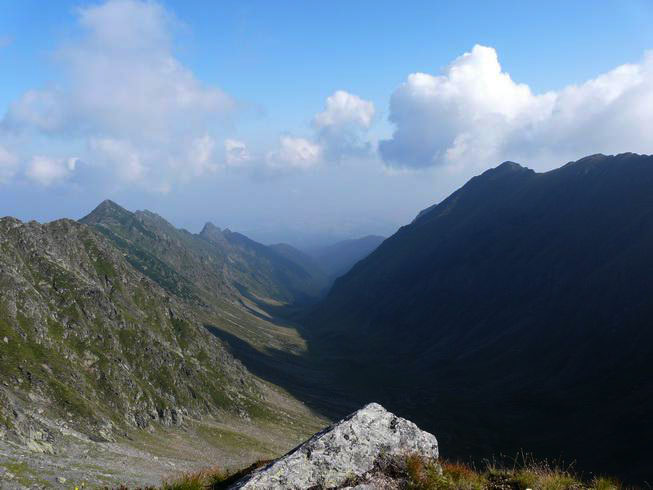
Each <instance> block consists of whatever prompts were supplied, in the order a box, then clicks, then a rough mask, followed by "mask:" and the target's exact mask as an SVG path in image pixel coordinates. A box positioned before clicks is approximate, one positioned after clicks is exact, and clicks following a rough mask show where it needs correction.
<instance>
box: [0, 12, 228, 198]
mask: <svg viewBox="0 0 653 490" xmlns="http://www.w3.org/2000/svg"><path fill="white" fill-rule="evenodd" d="M78 21H79V25H80V26H81V27H82V29H83V36H82V38H81V39H79V40H77V41H75V42H69V43H68V44H66V45H64V46H63V47H61V48H60V49H59V50H58V51H57V53H56V56H55V58H56V61H57V62H58V64H59V66H60V67H61V68H62V71H63V74H64V78H63V80H61V83H60V84H59V85H57V86H56V87H52V88H46V89H43V90H30V91H27V92H26V93H25V94H24V95H23V96H22V97H21V98H20V99H18V100H16V101H15V102H14V103H12V104H11V105H10V107H9V110H8V112H7V114H6V115H5V117H4V120H3V122H2V126H3V128H4V129H5V130H11V131H37V132H40V133H42V134H44V135H47V136H49V137H51V138H60V139H63V140H66V139H78V140H81V141H82V142H84V143H85V146H86V148H87V151H88V156H87V159H88V161H89V162H94V163H100V164H102V165H104V166H106V167H108V168H112V169H113V170H115V176H116V177H117V178H118V179H120V180H122V181H124V182H126V183H143V184H146V185H148V186H149V185H150V184H153V185H155V186H158V187H159V188H161V186H163V187H165V185H167V184H169V183H170V182H173V181H174V180H176V179H179V178H181V179H185V178H188V177H191V176H199V175H202V174H205V173H209V172H213V171H215V169H216V168H217V166H218V165H219V164H220V163H223V162H221V161H219V159H218V156H217V155H214V153H213V149H214V146H215V143H214V142H213V141H212V140H211V137H210V136H207V135H206V131H207V129H208V128H212V127H214V126H215V125H219V124H221V123H224V122H225V121H227V120H228V119H229V117H230V116H231V115H232V113H233V111H234V109H235V106H236V104H235V102H234V100H233V99H232V98H231V97H230V96H229V95H227V94H225V93H224V92H223V91H222V90H220V89H219V88H217V87H211V86H206V85H204V84H203V83H201V82H200V81H199V80H198V79H197V78H196V77H195V76H194V75H193V73H192V72H191V71H190V70H188V69H187V68H186V67H184V66H183V65H182V64H181V63H180V62H179V60H177V59H176V58H175V56H174V54H173V52H172V46H171V44H172V39H171V34H170V33H171V30H172V26H173V23H174V19H173V18H172V16H171V14H170V13H169V12H167V11H166V10H165V9H164V8H163V7H161V6H160V5H159V4H157V3H154V2H140V1H136V0H111V1H109V2H107V3H104V4H101V5H97V6H89V7H84V8H81V9H79V10H78ZM30 168H42V169H44V168H45V167H44V166H43V161H40V163H38V164H37V166H36V167H30ZM52 168H54V167H52ZM29 172H31V171H28V176H29V175H36V174H38V175H46V174H45V173H43V172H41V171H36V174H35V173H34V172H31V174H30V173H29ZM40 180H41V181H42V183H44V184H45V183H47V182H50V183H54V182H56V181H59V180H60V179H58V178H57V179H54V178H44V179H40Z"/></svg>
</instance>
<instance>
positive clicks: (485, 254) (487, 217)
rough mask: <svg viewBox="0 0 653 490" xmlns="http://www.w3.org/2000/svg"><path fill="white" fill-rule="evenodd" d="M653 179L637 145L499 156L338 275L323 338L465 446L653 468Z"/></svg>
mask: <svg viewBox="0 0 653 490" xmlns="http://www.w3.org/2000/svg"><path fill="white" fill-rule="evenodd" d="M652 189H653V157H649V156H640V155H635V154H623V155H618V156H604V155H594V156H591V157H587V158H584V159H582V160H579V161H577V162H572V163H569V164H567V165H565V166H563V167H561V168H559V169H557V170H553V171H550V172H546V173H535V172H533V171H532V170H529V169H527V168H524V167H522V166H520V165H518V164H516V163H511V162H506V163H503V164H502V165H500V166H499V167H497V168H494V169H491V170H488V171H487V172H485V173H483V174H482V175H480V176H478V177H475V178H473V179H471V180H470V181H469V182H468V183H467V184H466V185H465V186H463V187H462V188H461V189H459V190H458V191H456V192H454V193H453V194H452V195H451V196H449V197H448V198H447V199H445V200H444V201H443V202H441V203H440V204H438V205H436V206H432V207H431V208H429V209H427V210H425V211H424V212H422V213H420V215H419V216H418V217H417V218H416V219H415V220H414V221H413V223H411V224H409V225H407V226H404V227H402V228H401V229H400V230H399V231H398V232H397V233H396V234H395V235H393V236H392V237H390V238H388V239H387V240H385V241H384V242H383V243H382V244H381V246H379V248H378V249H376V250H375V251H374V252H373V253H372V254H371V255H369V256H368V257H367V258H365V259H364V260H362V261H360V262H359V263H358V264H356V265H355V266H354V267H353V269H352V270H351V271H350V272H349V273H347V274H346V275H344V276H343V277H341V278H339V279H338V280H336V282H335V284H334V286H333V288H332V290H331V292H330V294H329V295H328V297H327V298H326V299H325V300H324V302H322V303H321V304H320V305H319V306H318V307H317V308H316V309H315V311H314V312H313V314H312V317H311V319H310V325H311V327H312V329H313V330H312V332H313V339H312V344H311V345H312V346H313V347H312V348H313V350H315V351H319V352H321V353H322V355H323V357H325V358H327V359H331V361H332V362H333V363H337V364H338V365H339V366H340V368H339V369H340V380H341V382H342V383H343V385H344V384H348V385H349V386H350V389H351V390H352V392H354V393H358V394H359V395H360V396H361V397H363V398H364V399H371V398H374V399H378V400H380V401H382V402H384V403H385V404H386V405H387V406H388V407H389V408H390V409H393V410H395V411H398V412H399V413H402V414H403V415H404V416H408V417H410V418H411V419H413V420H415V421H416V422H417V423H419V424H420V425H421V426H423V427H424V428H425V429H427V430H432V431H435V432H437V433H438V434H440V437H441V440H442V441H441V442H442V447H443V448H448V450H447V452H448V453H449V454H451V453H454V454H457V455H459V456H461V457H465V456H466V455H468V454H472V455H475V456H479V457H483V456H490V455H492V454H496V453H497V452H498V451H501V452H504V453H508V454H510V453H511V451H516V450H518V449H519V448H528V449H529V450H534V451H536V452H537V453H538V454H539V455H541V456H552V457H559V456H560V455H563V456H564V457H566V458H567V459H572V458H573V459H577V460H578V464H579V466H580V467H581V468H583V469H588V468H589V469H597V470H598V469H600V470H601V471H604V472H608V473H609V472H616V473H620V474H622V475H626V476H628V477H632V478H644V477H648V478H650V477H651V471H650V464H649V461H650V459H651V457H652V456H653V453H651V449H650V446H649V445H648V442H647V441H650V440H651V439H653V424H652V423H651V421H650V418H649V417H647V416H646V415H645V414H647V413H649V414H650V413H651V412H652V411H653V391H652V390H653V387H652V386H653V384H652V383H651V382H652V381H653V368H652V367H651V366H652V365H651V363H650V361H649V358H650V353H651V345H652V344H653V329H652V328H651V325H652V323H651V318H653V301H652V300H651V297H652V296H651V295H652V293H653V254H652V253H651V250H653V192H652ZM599 447H600V450H598V449H597V448H599Z"/></svg>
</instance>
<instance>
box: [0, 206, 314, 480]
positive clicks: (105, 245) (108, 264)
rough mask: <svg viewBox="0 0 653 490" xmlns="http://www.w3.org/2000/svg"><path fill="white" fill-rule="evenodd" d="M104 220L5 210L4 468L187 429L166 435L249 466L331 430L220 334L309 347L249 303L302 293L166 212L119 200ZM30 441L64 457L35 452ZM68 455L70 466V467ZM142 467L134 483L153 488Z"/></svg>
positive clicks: (261, 345)
mask: <svg viewBox="0 0 653 490" xmlns="http://www.w3.org/2000/svg"><path fill="white" fill-rule="evenodd" d="M100 217H101V220H100ZM94 219H96V220H97V222H96V223H94V224H91V225H90V226H89V225H86V224H83V223H78V222H75V221H71V220H59V221H55V222H52V223H47V224H39V223H36V222H30V223H22V222H20V221H18V220H16V219H14V218H2V219H0V291H1V294H0V381H1V383H0V473H2V470H3V468H4V469H5V470H6V471H9V469H12V468H13V470H12V471H13V472H14V473H15V472H16V468H18V469H20V468H23V467H24V468H25V471H27V470H29V471H33V470H30V468H31V466H30V465H38V466H40V467H43V466H45V467H47V466H48V465H50V466H52V465H54V467H55V468H61V465H62V464H63V465H64V468H65V469H66V471H68V469H70V468H72V467H73V466H75V465H78V464H79V461H78V459H76V458H78V455H79V454H87V453H88V452H89V451H90V452H91V453H94V454H95V453H97V450H96V449H94V448H93V447H92V446H88V447H87V443H88V444H92V443H91V442H88V441H89V439H90V441H98V442H102V441H114V440H117V441H122V443H126V444H128V445H130V447H131V446H134V445H135V444H137V443H138V441H141V440H142V439H143V438H144V437H145V435H144V434H148V433H152V434H153V436H152V437H154V435H156V434H157V433H158V432H159V431H161V430H174V429H175V428H177V429H181V430H180V431H178V432H170V433H169V435H168V436H166V437H168V439H169V440H170V441H177V442H175V445H176V446H179V447H185V448H187V450H190V449H191V447H192V449H193V451H196V449H195V446H197V444H198V443H197V442H196V439H197V437H199V438H200V439H201V440H202V441H204V442H203V443H202V447H204V450H203V453H202V454H205V455H206V454H211V453H210V451H209V449H210V448H217V449H216V451H218V452H217V453H216V454H221V455H222V456H221V457H222V459H223V460H225V461H229V460H232V459H233V460H234V462H236V461H237V462H238V464H244V463H247V462H248V461H249V459H248V458H249V456H247V455H250V454H251V455H256V456H257V457H261V456H266V457H269V456H271V455H274V454H276V452H278V451H280V450H287V449H288V448H289V447H292V445H293V444H295V443H296V442H297V441H298V440H301V438H302V437H304V436H306V435H307V434H308V433H309V431H311V432H312V431H314V430H316V429H317V428H318V427H319V426H320V424H321V422H319V419H318V418H317V417H315V416H314V415H313V414H311V413H310V412H309V411H308V410H307V409H306V408H305V407H304V406H302V405H301V404H300V403H299V402H298V401H297V400H295V399H293V398H292V396H290V395H289V394H288V393H287V392H285V391H284V390H282V389H279V388H277V387H275V386H273V385H270V384H269V383H267V382H264V381H263V380H261V379H260V378H258V377H256V376H254V375H252V374H251V373H250V372H249V371H248V370H247V369H246V368H245V367H244V366H243V365H242V364H241V362H239V361H238V360H236V359H235V358H234V357H233V355H232V354H231V353H230V348H229V347H228V346H226V344H224V343H223V341H222V340H220V339H219V338H218V337H217V336H216V335H215V334H214V333H213V332H214V331H217V330H220V331H224V332H231V334H233V335H236V336H237V337H238V338H240V339H244V341H245V342H247V343H248V345H251V346H252V348H253V349H260V350H261V352H263V351H265V350H266V349H275V350H277V351H283V352H291V353H292V352H296V353H300V352H302V351H303V350H304V349H305V344H304V342H303V340H302V339H301V337H300V336H299V335H298V334H297V332H296V331H295V330H294V329H293V328H291V327H289V326H285V325H283V324H279V323H278V322H275V320H274V318H272V317H271V316H270V315H269V314H268V313H267V312H266V311H265V310H263V309H261V308H260V305H259V304H257V302H256V301H253V300H251V299H249V297H252V298H255V299H257V300H258V298H263V299H264V300H265V301H268V302H272V303H274V302H276V303H279V304H282V302H283V301H284V300H286V299H287V300H291V301H294V300H296V297H295V296H294V294H299V292H296V290H293V289H292V287H289V288H286V285H285V284H281V283H277V282H274V281H275V280H276V278H275V277H272V276H270V277H267V276H261V275H257V273H256V272H254V273H252V274H249V271H245V272H243V271H242V270H239V269H238V267H236V266H234V262H236V261H237V259H238V258H239V257H240V256H244V255H245V253H244V252H241V251H240V249H239V248H237V247H235V248H236V252H233V251H232V249H231V248H228V249H226V250H223V249H221V248H219V247H216V246H215V245H214V244H213V243H212V242H210V241H208V240H206V239H205V238H203V237H199V236H197V235H192V234H190V233H188V232H185V231H180V230H176V229H174V228H173V227H172V226H170V225H168V224H167V223H166V222H165V221H164V220H162V219H161V218H159V217H158V216H156V215H153V214H152V213H139V214H132V213H129V212H127V211H125V210H123V209H122V208H120V207H118V206H117V205H114V204H113V203H110V202H107V203H104V204H103V205H102V206H100V208H99V209H98V210H96V212H95V214H94ZM85 221H87V222H88V221H90V218H89V219H87V220H85ZM230 247H233V246H230ZM235 254H240V255H236V258H234V255H235ZM247 260H249V259H247ZM247 263H248V264H251V262H247ZM265 273H266V272H264V273H263V274H265ZM293 273H294V272H293ZM266 281H267V282H266ZM250 288H251V289H250ZM200 421H206V422H200ZM211 421H213V422H211ZM226 421H229V422H228V427H234V428H235V427H240V429H238V432H234V431H233V430H231V431H229V430H227V429H226V428H225V425H224V424H225V422H226ZM198 423H201V424H204V425H202V428H199V427H198V426H197V424H198ZM207 424H208V425H207ZM211 424H213V425H211ZM215 424H218V425H215ZM220 424H222V425H220ZM316 424H317V425H316ZM142 429H146V431H143V430H142ZM248 433H251V434H253V435H251V436H247V435H246V434H248ZM184 434H185V436H184ZM211 434H214V435H211ZM157 437H159V436H157ZM71 438H72V439H71ZM242 441H249V442H247V444H245V443H244V442H242ZM162 443H163V442H162V441H161V440H160V441H159V444H162ZM5 444H10V446H5ZM11 444H17V446H11ZM139 444H140V443H139ZM171 444H172V442H171ZM7 447H9V448H13V449H9V450H8V449H7ZM111 447H112V448H114V449H115V448H117V447H118V446H111ZM121 447H122V446H121ZM139 447H140V446H139ZM21 448H22V449H21ZM83 448H86V449H83ZM169 449H170V451H171V452H172V451H173V448H172V446H171V447H170V448H169ZM29 450H35V451H38V452H46V453H54V455H52V456H49V457H48V458H49V459H47V458H46V459H38V460H36V459H34V458H36V456H32V455H34V454H37V453H34V452H32V451H29ZM7 451H8V452H7ZM121 451H123V452H124V451H132V452H133V449H129V450H127V449H125V450H123V449H121V450H120V451H117V453H116V456H112V457H113V458H115V459H118V458H124V457H121V456H120V454H121ZM139 451H141V450H140V449H139ZM147 451H154V454H156V447H152V446H151V445H150V446H148V447H147ZM211 451H213V450H212V449H211ZM97 454H98V458H100V460H99V461H101V462H100V463H98V464H99V465H100V466H99V467H102V466H104V465H105V464H107V465H109V462H107V460H106V458H107V457H108V456H107V455H109V454H110V452H105V451H103V452H101V453H97ZM130 454H131V453H130ZM138 454H140V453H138ZM171 454H172V453H171ZM175 454H177V453H175ZM180 454H181V455H182V457H183V452H181V453H180ZM19 455H20V456H19ZM66 455H71V458H72V459H71V460H70V461H67V462H66V463H61V462H59V463H57V461H59V460H58V459H56V458H62V457H67V456H66ZM73 455H77V456H73ZM234 456H237V457H236V459H234ZM6 457H8V458H9V459H5V458H6ZM166 457H171V456H166ZM17 458H18V459H17ZM53 458H54V459H53ZM102 458H105V459H102ZM139 458H143V456H142V455H141V456H139ZM86 459H87V458H86V457H84V458H82V460H81V461H84V460H86ZM198 463H199V464H207V461H206V460H204V462H203V463H201V462H200V461H199V460H198V461H196V462H195V464H198ZM86 464H88V462H87V463H86ZM162 464H163V463H161V465H162ZM187 464H192V462H190V461H189V462H188V463H187ZM161 465H159V466H157V467H156V469H152V471H155V472H160V471H162V467H161ZM109 466H111V467H115V466H116V462H115V461H113V462H111V464H110V465H109ZM149 466H152V465H150V464H148V468H149ZM57 471H64V470H62V469H59V470H57ZM89 471H90V472H97V470H96V469H91V470H89ZM145 471H146V470H145V469H143V472H145ZM147 471H149V469H148V470H147ZM143 472H141V475H143V476H138V473H134V474H133V476H134V478H136V479H135V480H134V481H151V480H147V479H145V480H142V479H141V478H145V476H146V473H143ZM29 475H33V476H35V477H39V472H35V473H29ZM54 476H56V473H54V474H53V476H52V479H54ZM26 481H31V482H32V483H33V482H34V481H36V480H29V479H28V480H26ZM39 481H40V480H39Z"/></svg>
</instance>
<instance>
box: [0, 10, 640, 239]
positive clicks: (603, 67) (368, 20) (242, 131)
mask: <svg viewBox="0 0 653 490" xmlns="http://www.w3.org/2000/svg"><path fill="white" fill-rule="evenodd" d="M652 21H653V4H652V3H651V2H650V1H644V0H641V1H619V2H616V1H615V2H612V1H604V2H590V1H587V2H585V1H578V2H547V3H546V5H543V4H542V3H541V2H455V4H454V3H453V2H452V5H446V4H444V3H443V2H409V1H404V2H388V1H374V2H371V1H370V2H367V1H359V2H344V1H343V2H299V1H294V2H282V1H280V2H267V1H256V2H250V1H233V2H230V1H223V2H174V1H168V2H159V3H154V2H140V1H137V0H110V1H109V2H79V1H60V2H40V1H36V0H27V1H21V2H5V3H4V4H3V5H2V14H0V73H2V80H3V82H2V85H1V86H0V118H1V119H0V121H2V122H1V123H0V214H2V215H14V216H17V217H19V218H21V219H38V220H50V219H54V218H57V217H61V216H70V217H79V216H81V215H83V214H84V213H85V212H87V211H88V210H90V209H91V208H92V207H93V206H94V205H95V204H97V203H98V202H99V201H100V200H102V199H103V198H105V197H108V198H112V199H115V200H117V201H118V202H120V203H122V204H124V205H126V206H127V207H130V208H149V209H152V210H154V211H157V212H159V213H160V214H162V215H164V216H165V217H167V218H169V219H171V220H172V221H173V222H174V223H175V224H177V225H180V226H185V227H187V228H189V229H191V230H193V231H195V230H196V229H198V228H199V227H200V226H201V224H202V223H203V222H204V221H208V220H211V221H214V222H215V223H216V224H217V225H218V226H229V227H231V228H232V229H236V230H239V231H243V232H246V233H248V234H250V235H251V236H252V237H253V238H258V239H261V240H263V241H278V240H285V241H290V242H293V243H296V244H299V245H302V244H310V243H315V242H317V241H328V240H335V239H340V238H347V237H352V236H359V235H363V234H367V233H381V234H389V233H391V232H393V231H394V230H395V229H396V228H397V227H398V226H400V225H402V224H405V223H406V222H407V221H409V220H410V219H412V217H413V216H414V215H415V214H416V213H417V212H418V211H419V210H420V209H422V208H423V207H426V206H427V205H429V204H431V203H433V202H436V201H438V200H440V199H442V198H443V197H445V196H446V195H447V194H449V193H450V192H452V191H453V190H455V188H457V187H458V186H459V185H461V184H462V183H464V182H465V181H466V180H467V179H468V178H469V177H471V176H473V175H475V174H477V173H479V172H481V171H483V170H484V169H486V168H489V167H491V166H495V165H496V164H498V163H500V161H502V160H503V159H511V160H517V161H520V162H521V163H523V164H525V165H527V166H530V167H533V168H535V169H537V170H546V169H550V168H554V167H557V166H559V165H560V164H562V163H565V162H566V161H568V160H570V159H575V158H579V157H582V156H584V155H585V154H588V153H596V152H605V153H614V152H620V151H636V152H646V153H650V152H653V148H652V143H651V141H650V138H648V137H647V136H646V135H647V134H649V133H650V130H651V129H653V128H652V127H651V125H652V124H653V96H652V95H651V94H653V80H652V78H653V75H652V74H653V57H652V56H651V55H648V54H647V50H649V49H652V48H653V30H652V29H650V26H651V25H652ZM465 53H467V55H465ZM420 73H421V74H423V76H422V75H416V76H413V75H414V74H420ZM606 121H608V122H606ZM609 121H613V122H612V123H610V122H609Z"/></svg>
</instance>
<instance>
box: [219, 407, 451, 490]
mask: <svg viewBox="0 0 653 490" xmlns="http://www.w3.org/2000/svg"><path fill="white" fill-rule="evenodd" d="M412 453H418V454H420V455H421V456H422V457H424V458H425V459H431V460H434V459H437V458H438V442H437V440H436V438H435V436H433V435H432V434H429V433H428V432H424V431H422V430H420V429H419V427H417V426H416V425H415V424H413V423H412V422H410V421H408V420H405V419H402V418H400V417H397V416H396V415H394V414H392V413H390V412H388V411H387V410H385V409H384V408H383V407H382V406H381V405H379V404H377V403H370V404H369V405H366V406H365V407H363V408H362V409H360V410H358V411H357V412H355V413H353V414H351V415H350V416H348V417H347V418H345V419H343V420H341V421H340V422H338V423H336V424H334V425H332V426H330V427H327V428H326V429H324V430H323V431H322V432H318V433H317V434H315V435H314V436H313V437H311V438H310V439H309V440H308V441H306V442H305V443H303V444H301V445H300V446H298V447H297V448H295V449H293V450H292V451H291V452H289V453H288V454H286V455H285V456H283V457H281V458H279V459H278V460H276V461H274V462H273V463H270V464H269V465H267V466H265V467H263V468H261V469H259V470H257V471H255V472H253V473H252V474H250V475H248V476H246V477H244V478H243V479H241V480H239V481H238V482H236V483H235V484H234V485H233V486H232V487H231V488H233V489H236V488H240V489H258V490H263V489H266V490H267V489H270V490H272V489H279V490H281V489H297V490H299V489H310V488H320V489H323V488H324V489H327V488H366V487H365V485H368V486H369V485H370V484H372V485H373V483H371V480H372V479H373V478H376V477H378V476H377V475H375V473H376V472H375V469H377V468H378V465H379V463H380V462H381V461H382V460H383V459H391V458H401V457H403V456H406V455H408V454H412Z"/></svg>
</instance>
